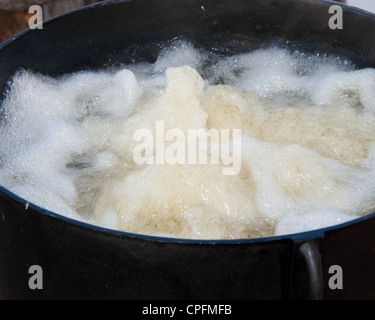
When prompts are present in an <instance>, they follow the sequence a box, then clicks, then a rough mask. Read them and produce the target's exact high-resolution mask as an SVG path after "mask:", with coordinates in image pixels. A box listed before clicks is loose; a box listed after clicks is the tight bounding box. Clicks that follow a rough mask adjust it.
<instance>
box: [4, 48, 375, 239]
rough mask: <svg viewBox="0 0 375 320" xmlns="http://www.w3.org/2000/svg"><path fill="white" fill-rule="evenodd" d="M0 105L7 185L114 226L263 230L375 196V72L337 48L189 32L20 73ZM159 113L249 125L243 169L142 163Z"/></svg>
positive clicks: (356, 208) (326, 217) (311, 221)
mask: <svg viewBox="0 0 375 320" xmlns="http://www.w3.org/2000/svg"><path fill="white" fill-rule="evenodd" d="M188 66H190V67H188ZM194 69H195V70H194ZM1 110H2V112H1V114H2V120H1V122H0V124H1V125H0V135H1V137H2V139H1V141H0V184H1V185H3V186H5V187H6V188H8V189H10V190H11V191H13V192H14V193H16V194H18V195H19V196H21V197H23V198H25V199H26V200H28V201H30V202H33V203H35V204H37V205H39V206H41V207H43V208H45V209H48V210H51V211H54V212H57V213H59V214H61V215H65V216H67V217H70V218H73V219H77V220H81V221H86V222H88V223H92V224H98V225H100V226H103V227H106V228H111V229H119V230H124V231H130V232H136V233H145V234H152V235H162V236H170V237H182V238H201V239H214V238H220V239H223V238H243V237H259V236H270V235H275V234H277V235H280V234H289V233H297V232H303V231H308V230H311V229H316V228H321V227H326V226H331V225H335V224H338V223H342V222H346V221H350V220H351V219H355V218H356V217H359V216H361V215H363V214H366V213H369V212H371V211H372V210H374V208H375V198H374V196H373V195H374V194H375V156H374V152H375V143H374V141H375V71H374V70H373V69H364V70H356V69H355V66H353V65H352V64H351V63H350V62H348V61H346V60H344V59H340V58H338V57H331V56H328V55H319V54H316V55H308V54H304V53H302V52H294V53H291V52H289V51H287V50H283V49H277V48H270V49H262V50H257V51H254V52H252V53H248V54H240V55H235V56H230V57H227V56H226V57H224V56H219V55H214V54H212V53H208V52H205V51H203V50H199V49H197V48H195V47H194V46H193V45H192V44H190V43H186V42H183V41H178V42H174V43H172V44H171V46H170V47H167V48H165V49H164V50H163V51H162V52H161V54H160V56H159V58H158V59H157V60H156V62H155V63H153V64H151V63H140V64H133V65H128V66H124V67H123V68H121V69H119V70H117V71H104V70H103V71H101V72H79V73H76V74H72V75H65V76H64V77H61V78H57V79H52V78H50V77H46V76H42V75H39V74H35V73H32V72H29V71H25V70H23V71H19V72H18V73H16V74H15V76H14V77H13V78H12V80H11V86H10V91H9V92H8V94H7V97H6V99H5V101H4V103H3V105H2V109H1ZM161 120H162V121H164V124H165V126H166V128H165V129H166V130H168V129H170V128H179V129H181V130H182V131H183V132H185V133H186V132H187V130H189V129H194V128H203V129H207V130H208V129H211V128H216V129H241V132H242V137H241V139H237V140H234V141H233V143H234V144H240V145H241V150H242V155H241V161H242V168H241V172H240V174H239V175H235V176H223V175H222V165H221V164H218V165H204V166H197V165H190V166H189V165H176V166H173V165H150V166H146V165H139V166H138V165H136V164H135V163H134V161H133V159H132V152H133V151H134V148H135V141H133V134H134V132H135V130H136V129H139V128H147V129H149V130H151V131H154V130H155V123H156V121H161Z"/></svg>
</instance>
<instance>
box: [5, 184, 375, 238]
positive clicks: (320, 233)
mask: <svg viewBox="0 0 375 320" xmlns="http://www.w3.org/2000/svg"><path fill="white" fill-rule="evenodd" d="M0 195H5V196H6V197H8V198H9V199H11V200H13V201H15V202H17V203H18V204H19V205H21V206H24V207H25V211H26V210H29V209H31V210H34V211H36V212H37V213H40V214H42V215H44V216H49V217H51V218H53V219H57V220H60V221H63V222H65V223H68V224H71V225H75V226H77V227H79V228H83V229H86V230H92V231H95V232H99V233H105V234H108V235H113V236H119V237H123V238H133V239H139V240H146V241H153V242H164V243H185V244H240V243H241V244H245V243H260V242H262V243H264V242H274V241H283V240H292V241H294V242H299V241H307V240H311V239H318V238H323V237H324V234H325V233H326V232H329V231H334V230H338V229H344V228H347V227H351V226H353V225H356V224H359V223H362V222H364V221H366V220H370V219H375V212H373V213H370V214H367V215H364V216H361V217H356V218H354V219H353V220H350V221H347V222H343V223H339V224H335V225H332V226H328V227H324V228H318V229H313V230H309V231H303V232H297V233H291V234H285V235H275V236H269V237H257V238H238V239H188V238H177V237H165V236H153V235H147V234H141V233H133V232H127V231H121V230H115V229H110V228H106V227H102V226H99V225H95V224H92V223H89V222H85V221H80V220H76V219H73V218H69V217H67V216H64V215H62V214H59V213H56V212H53V211H51V210H48V209H45V208H43V207H40V206H38V205H36V204H34V203H33V202H30V201H27V200H25V199H24V198H22V197H20V196H18V195H17V194H15V193H13V192H11V191H10V190H8V189H6V188H4V187H3V186H0Z"/></svg>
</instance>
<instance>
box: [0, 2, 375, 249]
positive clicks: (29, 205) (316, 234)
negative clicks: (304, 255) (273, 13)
mask: <svg viewBox="0 0 375 320" xmlns="http://www.w3.org/2000/svg"><path fill="white" fill-rule="evenodd" d="M132 1H134V0H105V1H101V2H97V3H94V4H90V5H87V6H84V7H81V8H78V9H75V10H71V11H68V12H66V13H63V14H60V15H57V16H55V17H52V18H50V19H47V20H45V21H43V25H45V24H48V23H51V22H54V21H56V20H59V19H61V18H63V17H65V16H69V15H72V14H75V13H77V12H80V11H84V10H90V9H92V8H96V7H100V6H107V5H111V4H113V3H120V2H132ZM302 1H304V2H309V3H313V2H315V3H316V2H320V3H322V4H326V5H329V4H330V5H338V6H341V7H343V8H345V9H347V10H351V11H355V12H358V13H359V14H364V15H366V16H371V17H373V18H374V19H375V13H372V12H369V11H366V10H364V9H361V8H358V7H354V6H351V5H348V4H346V3H341V2H336V1H331V0H302ZM32 31H37V30H31V29H30V28H27V29H25V30H23V31H21V32H19V33H17V34H15V35H13V36H12V37H10V38H8V39H7V40H5V41H4V42H3V43H0V50H2V49H4V48H5V47H7V46H8V45H11V43H12V42H13V41H15V40H17V39H19V38H21V37H23V36H24V35H26V34H28V33H30V32H32ZM0 100H1V99H0ZM1 195H4V196H6V197H7V198H9V199H11V200H13V201H15V202H17V203H18V204H19V205H22V206H24V207H25V210H28V209H32V210H34V211H36V212H37V213H40V214H42V215H45V216H49V217H51V218H53V219H57V220H60V221H62V222H65V223H67V224H71V225H74V226H77V227H79V228H83V229H86V230H92V231H95V232H99V233H104V234H107V235H112V236H119V237H123V238H133V239H139V240H145V241H153V242H161V243H181V244H206V245H213V244H245V243H264V242H274V241H283V240H292V241H294V242H300V241H308V240H311V239H318V238H323V237H324V234H325V233H326V232H330V231H335V230H338V229H344V228H347V227H351V226H353V225H357V224H359V223H362V222H364V221H367V220H370V219H375V212H373V213H370V214H366V215H364V216H359V217H356V218H353V219H352V220H350V221H347V222H343V223H339V224H335V225H332V226H328V227H324V228H318V229H313V230H309V231H303V232H297V233H291V234H285V235H275V236H269V237H257V238H238V239H187V238H176V237H165V236H153V235H146V234H138V233H132V232H126V231H120V230H115V229H110V228H105V227H101V226H98V225H95V224H91V223H89V222H84V221H80V220H76V219H73V218H69V217H67V216H64V215H62V214H58V213H56V212H53V211H51V210H48V209H45V208H43V207H40V206H38V205H36V204H34V203H33V202H30V201H27V200H25V199H24V198H22V197H20V196H18V195H17V194H15V193H13V192H12V191H10V190H9V189H7V188H5V187H3V186H1V185H0V196H1Z"/></svg>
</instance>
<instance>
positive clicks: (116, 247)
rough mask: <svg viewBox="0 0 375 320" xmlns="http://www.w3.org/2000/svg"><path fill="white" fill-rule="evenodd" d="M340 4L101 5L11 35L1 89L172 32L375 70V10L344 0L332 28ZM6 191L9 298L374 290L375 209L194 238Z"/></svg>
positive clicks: (0, 283)
mask: <svg viewBox="0 0 375 320" xmlns="http://www.w3.org/2000/svg"><path fill="white" fill-rule="evenodd" d="M333 4H337V3H335V2H329V1H313V0H280V1H277V0H259V1H258V0H254V1H248V0H199V1H198V0H130V1H109V2H103V3H100V4H98V5H94V6H90V7H87V8H85V9H82V10H78V11H76V12H72V13H69V14H66V15H63V16H60V17H58V18H56V19H52V20H51V21H48V22H46V23H45V24H44V29H43V30H34V31H30V30H29V31H25V32H23V33H21V34H19V35H17V36H16V37H14V38H13V39H10V40H9V41H7V42H6V43H5V44H3V45H2V47H1V50H0V92H4V91H5V89H6V81H7V79H8V78H9V76H10V75H12V74H13V72H14V71H15V70H16V69H17V68H18V67H20V66H22V67H24V68H26V69H31V70H35V71H38V72H41V73H43V74H48V75H52V76H57V75H60V74H63V73H69V72H73V71H77V70H83V69H91V70H92V69H99V68H102V67H111V66H118V65H120V64H122V63H129V62H133V61H144V60H147V61H153V60H155V58H156V57H157V55H158V53H159V52H160V50H161V48H163V46H165V45H166V44H168V43H169V42H170V41H171V40H172V39H174V38H176V37H177V38H182V37H183V38H186V39H188V40H190V41H192V42H194V43H195V44H197V45H199V46H202V47H204V48H207V49H212V48H214V49H215V50H217V51H220V52H224V53H229V54H230V53H238V52H245V51H250V50H253V49H256V48H260V47H264V46H268V45H269V44H270V43H274V42H276V43H278V44H279V45H280V46H285V45H287V46H288V47H289V48H290V49H291V50H294V49H298V50H305V51H308V52H313V51H320V52H329V53H333V54H339V55H341V56H343V57H346V58H348V59H350V60H352V61H353V62H354V63H356V64H357V65H359V66H360V67H375V42H374V41H373V39H375V16H373V15H370V14H367V13H365V12H363V11H360V10H356V9H351V8H349V7H347V6H345V5H342V4H340V5H341V6H342V7H343V13H344V28H343V29H342V30H340V29H336V30H331V29H330V28H329V26H328V20H329V18H330V17H331V16H332V14H330V13H329V12H328V8H329V7H330V6H331V5H333ZM0 191H1V193H0V298H1V299H371V298H375V273H374V271H373V270H374V268H375V214H370V215H368V216H365V217H362V218H358V219H356V220H354V221H352V222H350V223H346V224H343V225H338V226H334V227H331V228H325V229H319V230H315V231H311V232H306V233H299V234H293V235H288V236H279V237H270V238H260V239H243V240H231V241H193V240H179V239H166V238H158V237H151V236H142V235H136V234H129V233H123V232H117V231H110V230H105V229H102V228H98V227H95V226H91V225H87V224H84V223H80V222H76V221H72V220H69V219H67V218H64V217H62V216H59V215H57V214H54V213H52V212H48V211H47V210H45V209H43V208H39V207H36V206H34V205H33V204H30V205H29V206H28V205H27V203H26V201H25V200H23V199H20V198H19V197H17V195H14V194H12V193H10V192H9V191H8V190H5V189H4V188H2V189H1V190H0ZM26 207H28V208H26ZM35 265H37V266H40V267H41V268H42V271H43V274H42V280H43V282H42V283H43V288H42V289H38V288H36V289H35V288H34V290H32V288H33V286H31V288H30V283H29V281H31V282H32V283H34V282H33V281H34V280H35V279H33V276H37V275H39V274H38V273H37V272H36V273H35V274H34V271H32V270H29V268H30V267H31V266H35ZM332 266H338V267H339V268H336V269H331V267H332ZM341 271H342V274H341ZM38 279H40V278H38ZM35 283H37V282H35ZM35 283H34V284H35ZM339 284H342V285H343V286H342V289H341V288H340V286H339Z"/></svg>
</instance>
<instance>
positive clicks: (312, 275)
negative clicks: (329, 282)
mask: <svg viewBox="0 0 375 320" xmlns="http://www.w3.org/2000/svg"><path fill="white" fill-rule="evenodd" d="M297 245H298V244H297ZM320 248H321V246H320V240H319V239H314V240H310V241H307V242H303V243H302V244H300V245H299V246H298V247H297V250H296V256H295V260H294V266H293V271H292V295H291V298H292V299H305V300H322V299H323V292H324V282H323V281H324V279H323V263H322V254H321V249H320Z"/></svg>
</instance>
